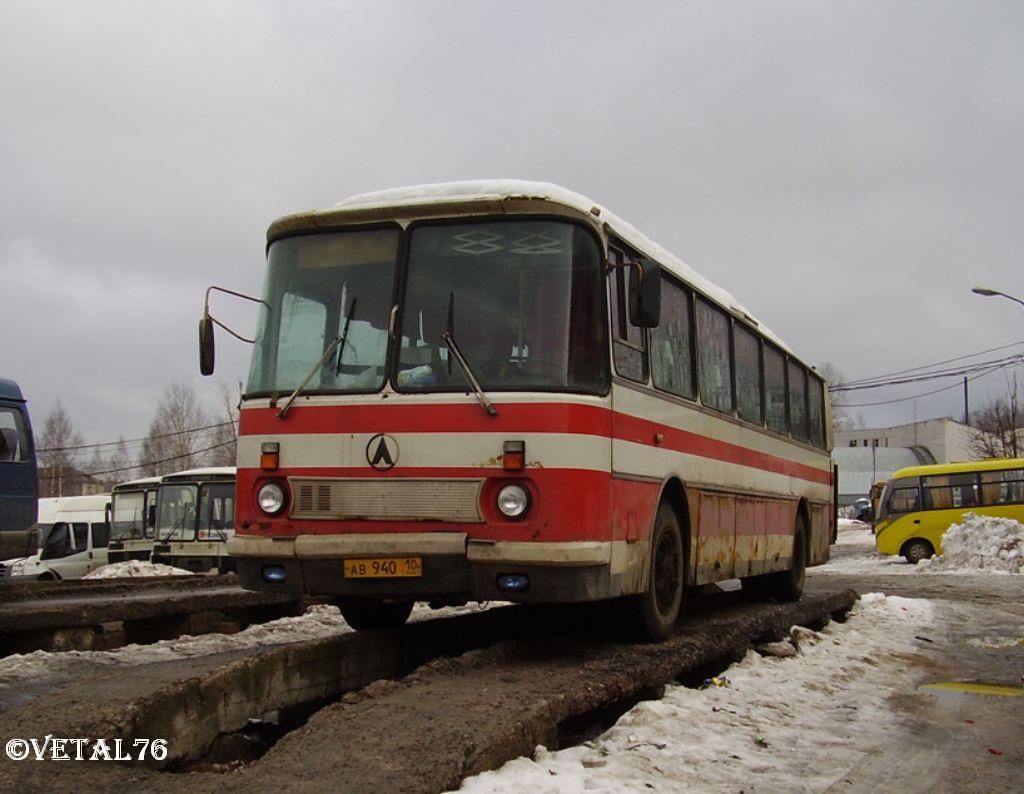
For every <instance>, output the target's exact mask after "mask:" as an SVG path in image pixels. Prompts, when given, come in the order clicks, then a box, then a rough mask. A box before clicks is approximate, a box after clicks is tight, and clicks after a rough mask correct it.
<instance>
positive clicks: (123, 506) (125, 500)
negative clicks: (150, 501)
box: [110, 491, 146, 540]
mask: <svg viewBox="0 0 1024 794" xmlns="http://www.w3.org/2000/svg"><path fill="white" fill-rule="evenodd" d="M112 501H113V506H112V507H111V527H110V539H111V540H135V539H138V538H144V537H146V504H145V502H146V495H145V493H144V492H142V491H122V492H120V493H115V494H114V495H113V497H112Z"/></svg>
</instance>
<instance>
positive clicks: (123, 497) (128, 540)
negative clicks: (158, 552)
mask: <svg viewBox="0 0 1024 794" xmlns="http://www.w3.org/2000/svg"><path fill="white" fill-rule="evenodd" d="M160 479H161V478H160V477H145V478H143V479H140V480H131V481H130V482H123V483H120V484H118V485H115V486H114V487H113V489H112V490H111V494H110V545H109V546H108V547H107V558H108V559H109V560H110V562H124V561H125V560H145V561H148V560H149V558H150V557H151V556H152V554H153V541H154V528H155V527H156V496H157V489H158V488H159V487H160Z"/></svg>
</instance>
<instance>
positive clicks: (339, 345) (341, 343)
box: [277, 297, 356, 419]
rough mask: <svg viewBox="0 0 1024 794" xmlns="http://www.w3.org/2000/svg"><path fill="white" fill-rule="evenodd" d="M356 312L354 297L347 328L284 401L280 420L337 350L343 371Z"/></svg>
mask: <svg viewBox="0 0 1024 794" xmlns="http://www.w3.org/2000/svg"><path fill="white" fill-rule="evenodd" d="M355 310H356V299H355V297H353V298H352V303H351V304H350V305H349V309H348V316H347V317H346V318H345V328H344V330H343V331H342V332H341V336H336V337H334V339H332V340H331V343H330V344H329V345H328V346H327V349H326V350H325V351H324V354H323V355H322V356H320V360H319V361H317V362H316V363H315V364H314V365H313V368H312V369H311V370H310V371H309V374H308V375H306V377H305V378H304V379H303V380H302V383H300V384H299V385H298V386H296V387H295V391H293V392H292V393H291V394H290V395H289V397H288V399H287V400H285V401H284V405H282V406H281V407H280V408H278V409H277V417H278V419H284V418H285V416H287V415H288V409H289V408H291V407H292V403H293V402H295V398H296V397H298V396H299V394H301V393H302V390H303V389H304V388H306V384H307V383H309V382H310V381H311V380H312V379H313V376H314V375H316V373H318V372H319V371H320V368H321V367H322V366H323V365H324V364H326V363H327V362H328V361H330V360H331V356H332V355H333V354H334V351H335V350H337V351H338V366H337V372H340V371H341V354H342V353H343V352H345V340H346V339H348V328H349V325H351V324H352V315H353V313H354V312H355Z"/></svg>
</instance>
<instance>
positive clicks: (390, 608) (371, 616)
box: [335, 598, 413, 631]
mask: <svg viewBox="0 0 1024 794" xmlns="http://www.w3.org/2000/svg"><path fill="white" fill-rule="evenodd" d="M335 603H336V605H337V607H338V609H340V610H341V616H342V617H343V618H345V622H346V623H348V625H350V626H351V627H352V628H354V629H355V630H356V631H365V630H366V629H386V628H391V627H393V626H401V625H404V624H405V621H407V620H408V619H409V615H410V614H411V613H412V606H413V602H412V601H382V600H380V599H379V598H339V599H338V600H337V601H336V602H335Z"/></svg>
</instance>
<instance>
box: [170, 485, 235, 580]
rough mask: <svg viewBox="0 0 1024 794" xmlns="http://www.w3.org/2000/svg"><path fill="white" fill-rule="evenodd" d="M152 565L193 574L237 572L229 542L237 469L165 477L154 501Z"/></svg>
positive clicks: (233, 516)
mask: <svg viewBox="0 0 1024 794" xmlns="http://www.w3.org/2000/svg"><path fill="white" fill-rule="evenodd" d="M154 532H155V536H156V537H155V542H154V545H153V556H152V561H153V562H154V563H159V564H162V565H171V566H173V567H175V568H181V569H183V570H186V571H192V572H194V573H210V572H219V573H225V572H227V571H230V570H233V569H234V565H233V561H232V560H231V559H230V558H229V557H228V553H227V543H228V541H229V540H230V539H231V538H232V536H233V535H234V532H235V468H234V467H233V466H220V467H210V468H202V469H189V470H186V471H180V472H175V473H173V474H167V475H164V476H163V477H162V478H161V480H160V487H159V489H158V491H157V501H156V527H155V530H154Z"/></svg>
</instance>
